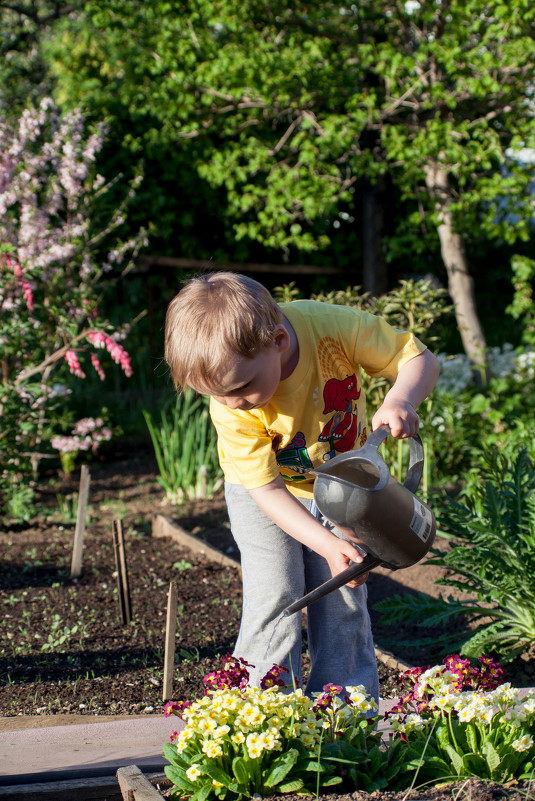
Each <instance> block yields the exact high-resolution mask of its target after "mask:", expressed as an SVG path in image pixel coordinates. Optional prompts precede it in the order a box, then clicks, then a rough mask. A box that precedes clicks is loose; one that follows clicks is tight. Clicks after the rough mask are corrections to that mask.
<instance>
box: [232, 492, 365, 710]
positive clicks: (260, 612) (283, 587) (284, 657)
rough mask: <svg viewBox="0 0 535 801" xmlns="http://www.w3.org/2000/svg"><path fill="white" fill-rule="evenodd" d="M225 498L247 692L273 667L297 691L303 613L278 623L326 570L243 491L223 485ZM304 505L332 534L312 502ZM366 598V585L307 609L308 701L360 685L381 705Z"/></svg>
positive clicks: (320, 581) (320, 580) (332, 594)
mask: <svg viewBox="0 0 535 801" xmlns="http://www.w3.org/2000/svg"><path fill="white" fill-rule="evenodd" d="M225 494H226V501H227V506H228V511H229V517H230V525H231V529H232V534H233V536H234V539H235V540H236V543H237V545H238V548H239V549H240V553H241V563H242V576H243V612H242V620H241V627H240V633H239V636H238V641H237V643H236V647H235V649H234V656H239V657H242V658H243V659H246V660H247V662H249V663H251V664H252V665H254V669H252V668H249V674H250V682H251V684H252V685H255V686H258V685H259V683H260V680H261V679H262V677H263V676H264V675H265V674H266V673H267V671H268V670H269V669H270V668H271V667H272V666H273V665H274V664H275V665H282V666H283V667H287V668H288V669H289V670H291V671H292V672H293V674H294V676H295V677H296V678H297V679H298V680H299V683H300V685H301V613H300V612H297V613H296V614H294V615H290V616H289V617H281V613H282V612H283V610H284V609H285V608H286V607H287V606H288V605H289V604H291V603H293V601H296V600H297V599H299V598H301V597H302V596H303V595H305V594H306V593H308V592H310V591H311V590H313V589H315V587H318V586H319V585H320V584H323V582H325V581H327V580H328V579H329V578H331V572H330V570H329V566H328V564H327V561H326V560H325V559H324V558H323V557H321V556H319V555H318V554H316V553H315V552H314V551H311V550H310V549H309V548H306V547H305V546H303V545H301V543H299V542H297V540H294V539H292V537H290V536H289V535H288V534H286V533H285V532H284V531H282V529H280V528H279V527H278V526H276V525H275V523H273V522H272V521H271V520H270V519H269V518H268V517H267V516H266V515H265V514H264V513H263V512H262V511H261V509H260V508H259V507H258V505H257V504H256V503H255V501H254V500H253V499H252V498H251V496H250V494H249V492H248V491H247V490H246V489H245V488H244V487H242V486H240V485H237V484H232V485H230V484H226V485H225ZM300 500H302V499H300ZM302 502H303V503H304V504H305V505H306V506H307V507H308V508H309V509H310V510H311V511H312V512H313V514H315V515H316V517H318V519H320V520H322V522H323V523H324V525H328V526H329V528H332V526H331V524H327V521H324V519H323V518H322V517H321V515H320V514H319V512H318V511H317V508H316V506H315V504H314V502H313V501H307V500H303V501H302ZM334 533H337V532H336V529H334ZM367 596H368V593H367V589H366V585H365V584H363V585H362V586H360V587H355V588H349V587H342V588H341V589H339V590H334V591H333V592H330V593H328V594H327V595H325V596H324V597H323V598H321V599H320V600H319V601H316V602H315V603H313V604H311V605H310V606H309V607H308V644H309V651H310V660H311V671H310V676H309V679H308V683H307V686H306V692H307V694H308V695H310V694H311V693H313V692H320V691H321V690H322V689H323V686H324V685H325V684H328V683H332V684H340V685H342V686H343V687H347V686H351V685H359V684H363V685H364V687H365V688H366V690H367V692H368V693H369V694H370V695H371V696H372V697H373V698H375V699H376V700H378V699H379V679H378V675H377V662H376V659H375V653H374V647H373V637H372V632H371V624H370V617H369V614H368V608H367Z"/></svg>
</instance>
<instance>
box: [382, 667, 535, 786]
mask: <svg viewBox="0 0 535 801" xmlns="http://www.w3.org/2000/svg"><path fill="white" fill-rule="evenodd" d="M479 661H480V662H481V663H482V665H483V669H482V671H480V670H479V669H478V668H474V667H473V666H472V665H471V664H470V662H469V660H463V659H461V658H460V657H459V656H458V655H452V656H448V657H446V658H445V659H444V661H443V664H442V665H435V666H434V667H431V668H428V669H425V668H412V669H411V670H408V671H406V672H405V673H404V674H402V676H401V677H400V682H401V685H402V688H403V694H402V697H401V698H400V701H399V703H398V705H396V707H394V709H393V710H392V711H391V712H390V713H389V715H388V717H389V720H390V724H391V727H392V729H393V731H394V732H395V733H396V735H398V736H399V735H401V736H403V738H404V740H405V743H406V750H405V753H406V763H405V772H404V775H403V777H402V781H401V783H400V784H399V785H398V786H399V787H401V788H404V787H406V786H407V781H408V779H409V778H410V777H411V776H412V782H413V784H414V783H415V782H416V780H417V781H418V784H419V785H421V784H422V783H430V784H435V783H436V782H438V781H440V782H444V781H448V780H449V781H453V780H458V779H462V778H467V777H470V776H476V777H478V778H480V779H484V780H488V781H494V782H497V783H500V784H503V783H506V782H509V781H512V780H515V779H517V780H519V779H520V780H522V779H528V780H529V779H530V778H531V774H532V771H533V767H534V757H535V741H534V739H533V734H534V733H535V725H534V723H535V721H534V717H535V695H534V693H533V692H532V691H531V692H529V693H528V695H527V696H526V697H525V698H522V699H521V698H520V697H519V694H520V691H519V690H518V689H514V688H511V687H510V686H509V684H500V683H499V679H498V678H497V677H498V676H499V675H500V674H502V675H503V671H502V670H501V668H500V666H499V665H497V663H495V662H493V661H492V660H491V659H490V658H489V657H487V656H481V657H479ZM486 668H488V670H487V669H486ZM478 674H479V676H478ZM482 674H483V676H482ZM484 674H487V675H488V674H490V677H491V681H485V679H484ZM482 678H483V681H482V680H481V679H482ZM407 684H409V685H412V686H409V687H407Z"/></svg>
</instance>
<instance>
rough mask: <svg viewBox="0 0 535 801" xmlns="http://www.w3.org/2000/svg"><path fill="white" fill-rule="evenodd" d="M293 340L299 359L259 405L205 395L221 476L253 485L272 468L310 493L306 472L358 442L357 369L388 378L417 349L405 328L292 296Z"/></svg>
mask: <svg viewBox="0 0 535 801" xmlns="http://www.w3.org/2000/svg"><path fill="white" fill-rule="evenodd" d="M281 309H282V311H283V314H284V315H285V316H286V318H287V319H288V320H289V322H290V323H291V325H292V328H293V329H294V331H295V334H296V336H297V341H298V343H299V361H298V363H297V366H296V368H295V370H294V371H293V373H292V374H291V375H290V376H289V377H288V378H286V379H284V380H283V381H281V382H280V384H279V386H278V388H277V391H276V392H275V394H274V395H273V397H272V399H271V401H270V402H269V404H268V405H267V406H265V407H264V408H262V409H252V410H251V411H238V410H231V409H229V408H228V407H226V406H224V405H223V404H221V403H218V402H217V401H216V400H214V399H213V398H212V399H211V402H210V414H211V416H212V420H213V423H214V425H215V428H216V430H217V434H218V449H219V460H220V463H221V467H222V469H223V472H224V474H225V479H226V481H228V482H230V483H231V484H242V485H243V486H244V487H246V488H247V489H255V488H256V487H262V486H264V485H265V484H269V482H270V481H273V480H274V479H275V478H276V477H277V476H278V475H279V474H280V475H281V476H282V477H283V479H284V481H285V483H286V486H287V487H288V489H289V490H290V492H292V493H293V494H294V495H297V496H301V497H307V498H310V497H313V487H314V476H313V475H311V474H310V473H309V472H308V470H309V469H310V468H311V467H317V466H319V465H321V464H323V462H325V461H327V460H328V459H331V458H332V457H333V456H335V455H336V454H337V453H341V452H345V451H349V450H352V449H354V448H359V447H360V446H361V445H363V444H364V442H365V440H366V398H365V396H364V392H363V390H362V385H361V373H360V368H362V369H363V370H365V371H366V373H368V374H369V375H371V376H385V377H387V378H389V379H391V380H395V378H396V377H397V374H398V372H399V370H400V368H401V367H402V366H403V365H404V364H405V363H406V362H408V361H409V360H410V359H412V358H413V357H414V356H417V355H418V354H419V353H421V352H422V351H423V350H425V345H423V344H422V343H421V342H420V341H419V340H418V339H416V337H414V336H413V334H408V333H406V332H402V331H398V330H396V329H394V328H392V327H391V326H390V325H388V323H387V322H385V320H383V319H382V318H380V317H375V316H374V315H372V314H369V313H367V312H362V311H359V310H358V309H353V308H350V307H349V306H336V305H332V304H328V303H319V302H317V301H313V300H296V301H292V302H291V303H282V304H281Z"/></svg>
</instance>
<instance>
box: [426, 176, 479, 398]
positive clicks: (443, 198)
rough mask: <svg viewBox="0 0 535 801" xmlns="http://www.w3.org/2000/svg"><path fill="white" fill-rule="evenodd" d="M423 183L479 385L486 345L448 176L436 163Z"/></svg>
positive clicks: (464, 345) (466, 346)
mask: <svg viewBox="0 0 535 801" xmlns="http://www.w3.org/2000/svg"><path fill="white" fill-rule="evenodd" d="M425 181H426V185H427V189H428V190H429V193H430V194H431V196H432V197H433V199H434V201H435V204H436V208H437V211H438V218H439V224H438V236H439V239H440V251H441V254H442V260H443V262H444V265H445V267H446V272H447V275H448V290H449V293H450V295H451V298H452V300H453V305H454V308H455V316H456V319H457V325H458V328H459V333H460V334H461V339H462V343H463V347H464V350H465V352H466V355H467V356H468V358H469V359H470V362H471V364H472V365H473V368H474V378H475V380H476V382H477V383H478V384H479V385H481V384H484V383H486V381H487V378H488V376H487V342H486V339H485V334H484V333H483V328H482V327H481V322H480V320H479V317H478V314H477V309H476V303H475V296H474V281H473V278H472V277H471V275H470V274H469V272H468V264H467V259H466V252H465V249H464V243H463V240H462V238H461V236H460V235H459V234H458V233H456V232H455V230H454V226H453V215H452V212H451V208H450V197H451V195H450V186H449V179H448V173H447V172H446V170H444V169H442V168H441V167H439V166H438V164H436V163H431V164H430V165H428V166H427V167H426V169H425Z"/></svg>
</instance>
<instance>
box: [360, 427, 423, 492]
mask: <svg viewBox="0 0 535 801" xmlns="http://www.w3.org/2000/svg"><path fill="white" fill-rule="evenodd" d="M389 434H390V426H387V425H382V426H379V428H376V429H375V431H372V433H371V434H370V436H369V437H368V439H367V440H366V445H370V446H371V447H375V448H378V447H379V445H381V444H382V443H383V442H384V441H385V439H386V438H387V437H388V435H389ZM408 439H409V469H408V470H407V477H406V478H405V481H404V482H403V486H404V487H406V488H407V489H408V490H409V491H410V492H416V490H417V489H418V487H419V486H420V479H421V478H422V473H423V471H424V446H423V444H422V440H421V439H420V435H419V434H416V435H415V436H414V437H409V438H408Z"/></svg>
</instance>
